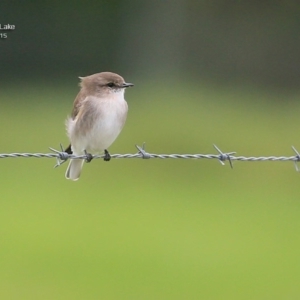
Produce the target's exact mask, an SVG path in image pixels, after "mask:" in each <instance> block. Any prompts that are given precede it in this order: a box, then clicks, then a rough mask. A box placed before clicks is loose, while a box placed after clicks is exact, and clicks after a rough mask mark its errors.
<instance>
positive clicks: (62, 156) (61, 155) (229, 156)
mask: <svg viewBox="0 0 300 300" xmlns="http://www.w3.org/2000/svg"><path fill="white" fill-rule="evenodd" d="M214 147H215V149H216V150H217V152H219V154H156V153H148V152H146V151H145V149H144V144H143V146H142V147H140V146H138V145H136V148H137V149H138V152H137V153H132V154H131V153H126V154H111V155H110V157H111V158H143V159H150V158H160V159H167V158H170V159H217V160H219V161H220V162H221V163H222V164H224V161H226V160H227V161H229V163H230V165H231V167H232V164H231V162H232V161H235V160H236V161H293V162H298V161H300V154H299V152H298V151H297V150H296V149H295V147H293V146H292V149H293V150H294V152H295V153H296V155H293V156H258V157H256V156H249V157H246V156H236V155H235V153H236V152H228V153H223V152H222V151H221V150H220V149H219V148H218V147H217V146H216V145H214ZM50 150H52V151H53V153H18V152H16V153H0V158H17V157H24V158H56V159H57V160H58V165H60V164H62V163H63V162H65V161H67V160H68V159H87V158H88V156H87V155H78V156H77V155H73V154H68V153H66V152H64V150H63V147H62V146H61V151H58V150H55V149H53V148H50ZM104 157H105V155H93V158H94V159H98V158H104Z"/></svg>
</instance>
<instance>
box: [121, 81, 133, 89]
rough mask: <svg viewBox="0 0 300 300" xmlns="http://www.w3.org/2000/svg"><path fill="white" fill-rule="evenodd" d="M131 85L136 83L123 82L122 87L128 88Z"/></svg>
mask: <svg viewBox="0 0 300 300" xmlns="http://www.w3.org/2000/svg"><path fill="white" fill-rule="evenodd" d="M131 86H134V84H133V83H126V82H125V83H123V85H122V87H123V88H127V87H131Z"/></svg>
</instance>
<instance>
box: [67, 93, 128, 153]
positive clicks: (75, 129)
mask: <svg viewBox="0 0 300 300" xmlns="http://www.w3.org/2000/svg"><path fill="white" fill-rule="evenodd" d="M88 102H89V103H88ZM84 105H89V110H87V112H86V113H87V114H92V115H91V118H89V117H87V116H86V115H85V116H84V117H85V120H87V121H92V122H91V123H90V124H89V125H90V126H89V129H88V130H85V131H84V130H81V129H80V128H79V127H80V126H83V125H86V124H84V123H83V122H80V117H83V115H81V114H80V112H79V113H78V118H75V120H72V119H69V120H68V122H67V131H68V135H69V138H70V140H71V145H72V149H73V152H74V153H76V154H81V153H83V152H84V150H86V151H87V152H88V153H93V154H95V153H99V152H102V151H103V150H104V149H107V148H108V147H109V146H110V145H111V144H112V143H113V142H114V140H115V139H116V138H117V136H118V135H119V133H120V132H121V130H122V128H123V126H124V123H125V120H126V116H127V110H128V108H127V103H126V101H125V99H124V93H123V91H121V92H118V93H111V94H110V95H109V97H106V98H96V97H88V98H87V99H86V100H85V102H84V103H83V106H82V107H81V109H83V111H84V110H85V108H86V107H84ZM83 132H84V133H83Z"/></svg>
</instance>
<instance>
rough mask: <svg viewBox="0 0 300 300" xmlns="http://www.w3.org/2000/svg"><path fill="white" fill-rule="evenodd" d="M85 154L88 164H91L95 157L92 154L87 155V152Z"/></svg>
mask: <svg viewBox="0 0 300 300" xmlns="http://www.w3.org/2000/svg"><path fill="white" fill-rule="evenodd" d="M84 154H85V155H86V159H85V161H86V162H87V163H89V162H91V160H92V159H93V155H92V154H91V153H87V152H86V150H84Z"/></svg>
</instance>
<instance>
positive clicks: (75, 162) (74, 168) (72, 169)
mask: <svg viewBox="0 0 300 300" xmlns="http://www.w3.org/2000/svg"><path fill="white" fill-rule="evenodd" d="M83 163H84V160H83V159H71V161H70V163H69V166H68V169H67V171H66V178H67V179H71V180H74V181H75V180H78V179H79V177H80V173H81V169H82V166H83Z"/></svg>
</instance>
